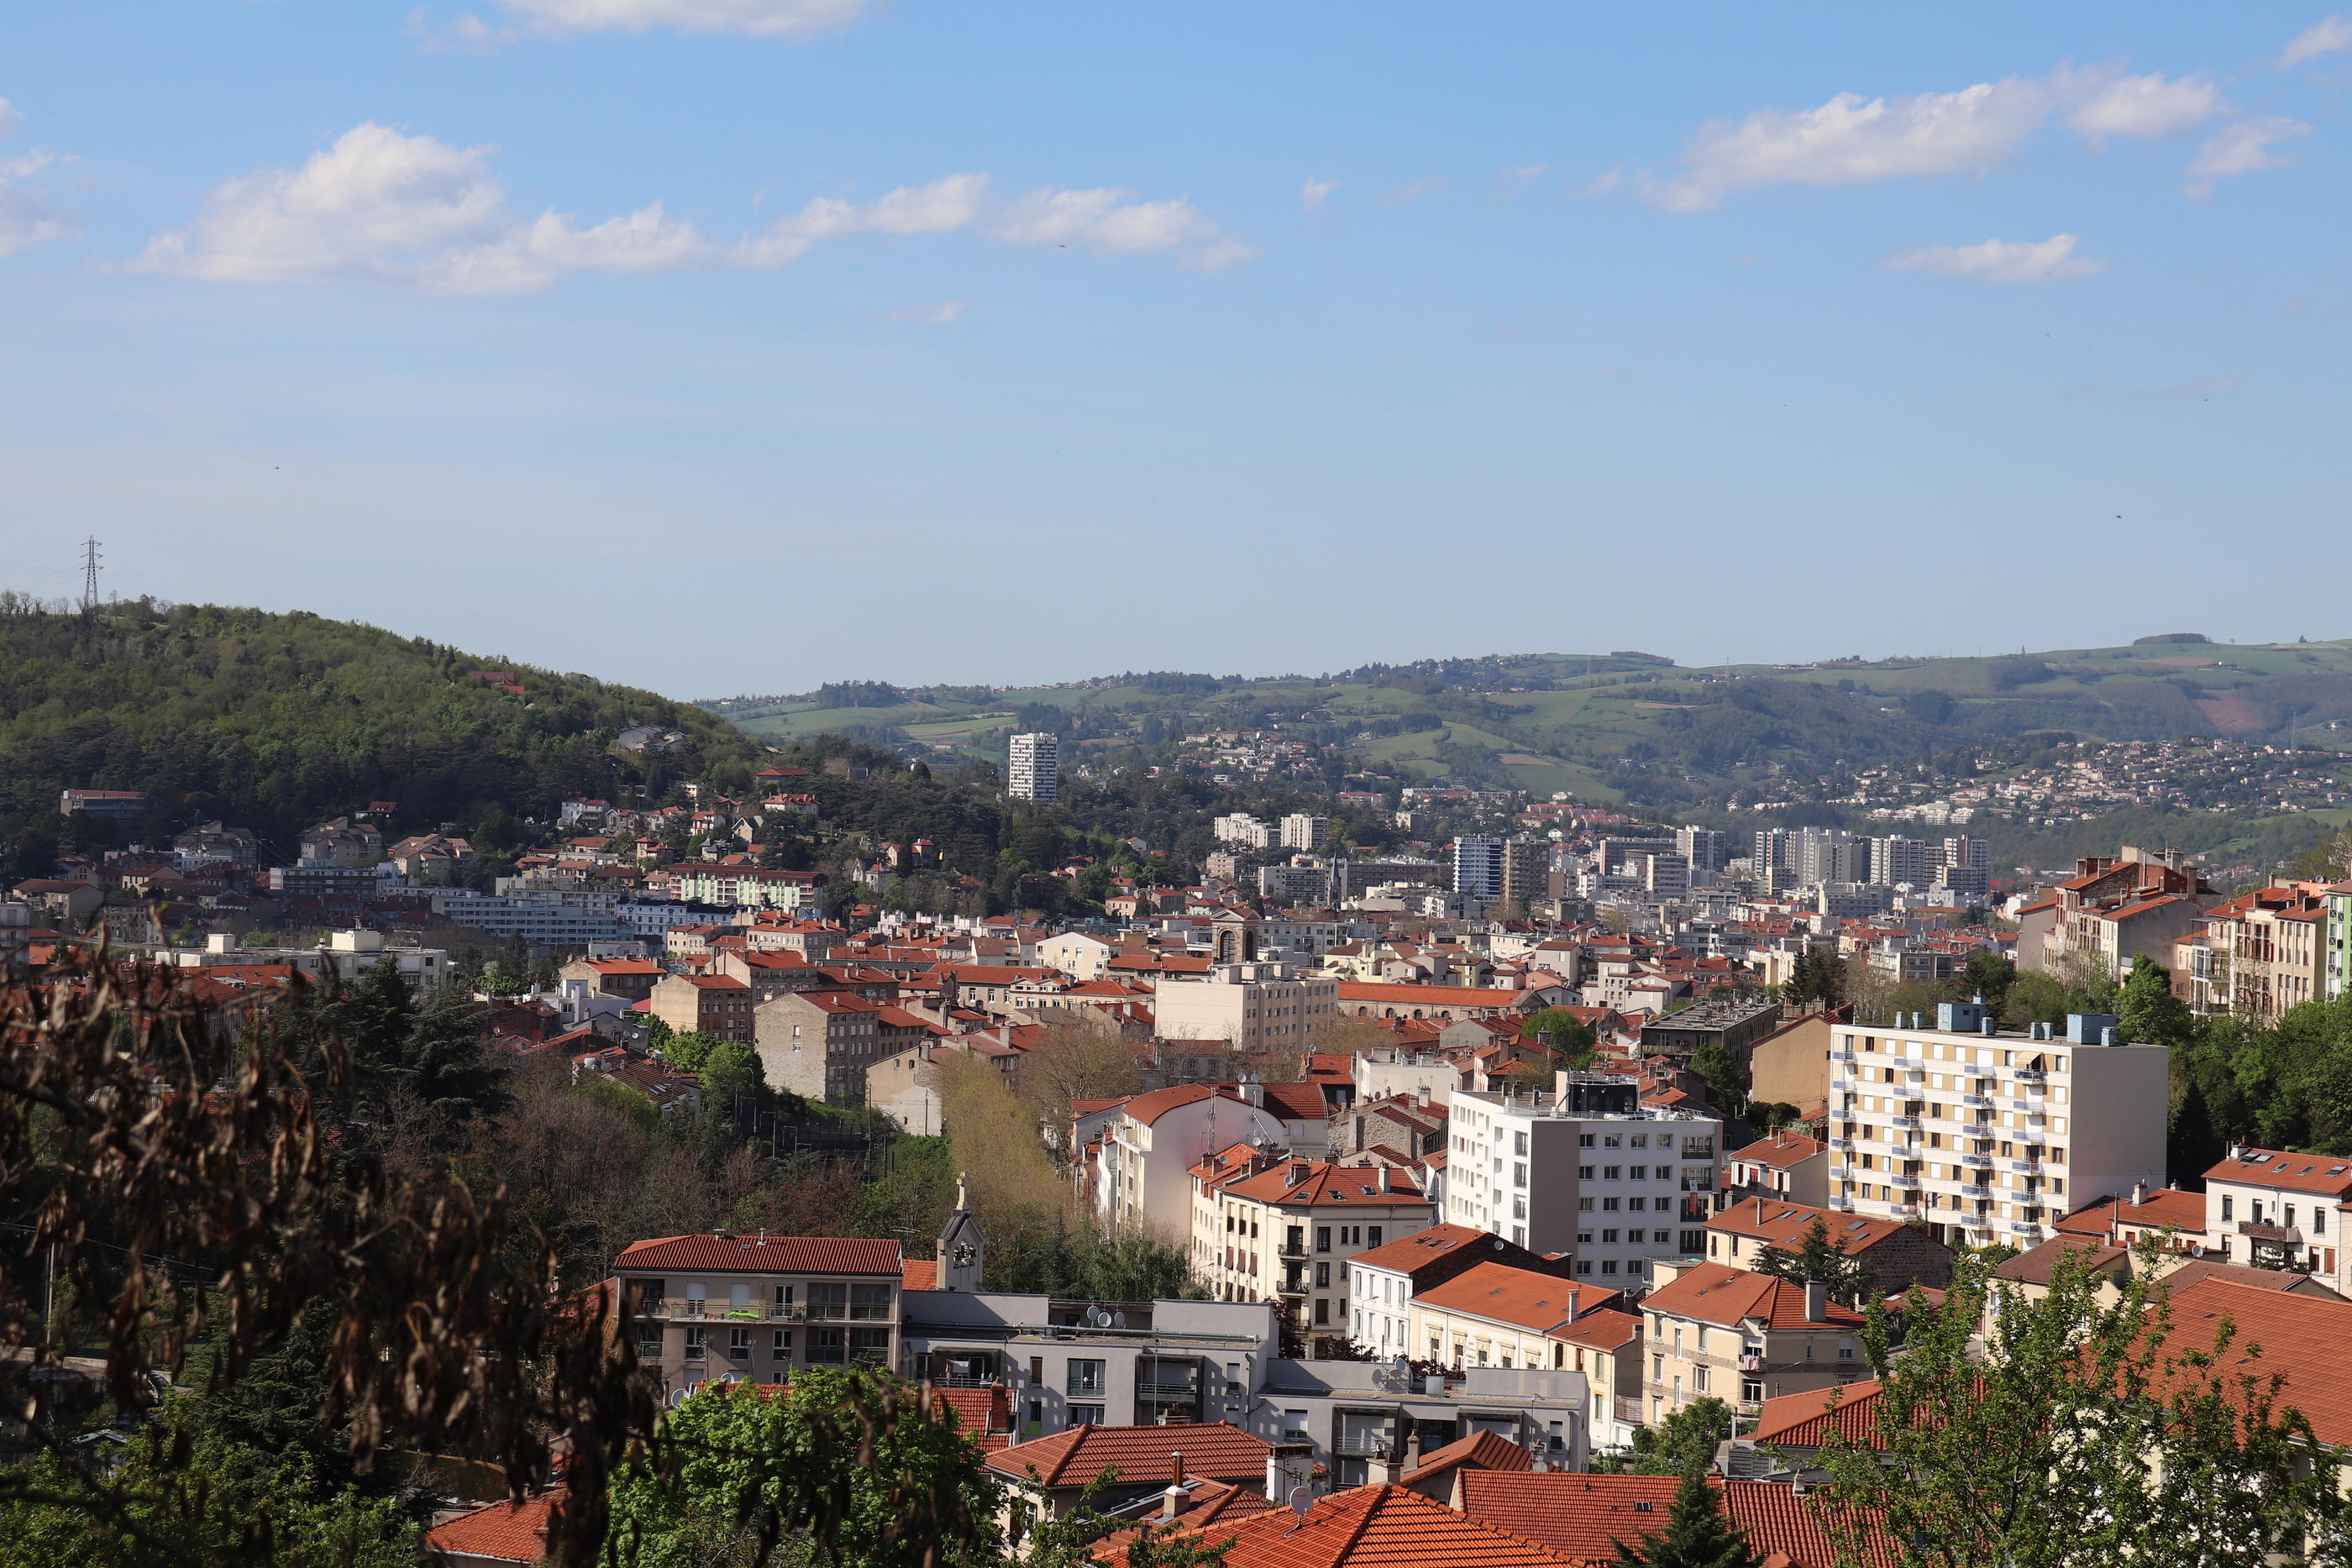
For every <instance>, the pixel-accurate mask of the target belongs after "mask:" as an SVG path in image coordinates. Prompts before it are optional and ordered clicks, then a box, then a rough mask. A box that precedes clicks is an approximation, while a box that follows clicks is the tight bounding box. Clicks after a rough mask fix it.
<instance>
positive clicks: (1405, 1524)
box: [1100, 1472, 1598, 1568]
mask: <svg viewBox="0 0 2352 1568" xmlns="http://www.w3.org/2000/svg"><path fill="white" fill-rule="evenodd" d="M1478 1473H1484V1472H1478ZM1496 1473H1501V1472H1496ZM1199 1533H1200V1539H1201V1540H1202V1541H1203V1542H1213V1543H1214V1542H1221V1543H1222V1544H1223V1556H1222V1557H1221V1559H1220V1561H1221V1562H1223V1564H1224V1568H1376V1565H1386V1564H1414V1565H1416V1568H1468V1565H1472V1564H1475V1565H1476V1568H1586V1565H1587V1564H1588V1563H1590V1562H1593V1561H1598V1559H1585V1558H1581V1557H1572V1556H1570V1555H1569V1554H1567V1553H1565V1552H1556V1551H1554V1550H1553V1549H1552V1548H1550V1547H1549V1546H1545V1545H1540V1544H1538V1542H1535V1541H1533V1540H1530V1539H1528V1538H1527V1537H1525V1536H1522V1535H1517V1534H1514V1533H1512V1532H1510V1531H1506V1530H1501V1529H1496V1528H1495V1527H1492V1526H1489V1525H1486V1524H1481V1523H1478V1522H1476V1521H1472V1520H1469V1519H1465V1518H1464V1517H1463V1516H1462V1515H1461V1514H1459V1513H1456V1512H1455V1511H1454V1510H1452V1509H1450V1508H1448V1507H1446V1506H1445V1505H1444V1503H1441V1502H1437V1501H1434V1500H1432V1499H1429V1498H1426V1497H1423V1495H1422V1494H1421V1493H1420V1492H1418V1491H1415V1490H1412V1488H1410V1487H1406V1486H1399V1485H1392V1484H1391V1485H1381V1486H1361V1487H1357V1488H1354V1489H1352V1490H1348V1491H1342V1492H1337V1493H1334V1494H1332V1495H1330V1496H1328V1497H1324V1498H1319V1499H1315V1500H1312V1501H1311V1502H1310V1503H1309V1505H1308V1507H1307V1511H1306V1513H1305V1514H1304V1515H1303V1516H1299V1517H1296V1518H1294V1517H1292V1515H1291V1514H1290V1512H1289V1511H1288V1510H1286V1509H1276V1510H1272V1511H1267V1512H1265V1513H1261V1514H1255V1515H1253V1516H1251V1517H1248V1518H1246V1519H1243V1520H1240V1521H1231V1520H1225V1521H1217V1522H1214V1523H1212V1524H1210V1525H1208V1526H1206V1527H1205V1528H1203V1529H1202V1531H1200V1532H1199ZM1100 1560H1101V1561H1104V1562H1106V1563H1109V1564H1111V1565H1112V1568H1124V1564H1125V1563H1126V1559H1125V1557H1124V1556H1123V1555H1122V1556H1118V1557H1105V1558H1102V1559H1100Z"/></svg>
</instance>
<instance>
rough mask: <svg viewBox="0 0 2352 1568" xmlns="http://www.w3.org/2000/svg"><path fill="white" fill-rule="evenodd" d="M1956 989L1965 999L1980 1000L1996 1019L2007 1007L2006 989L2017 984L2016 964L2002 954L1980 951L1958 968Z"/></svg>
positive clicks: (1972, 954) (2007, 990) (1971, 955)
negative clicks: (1978, 998)
mask: <svg viewBox="0 0 2352 1568" xmlns="http://www.w3.org/2000/svg"><path fill="white" fill-rule="evenodd" d="M1958 978H1959V990H1960V995H1962V996H1964V997H1982V998H1984V999H1985V1005H1986V1006H1987V1007H1989V1008H1990V1009H1992V1011H1993V1014H1994V1016H1995V1017H1999V1016H2000V1010H2001V1009H2002V1008H2003V1007H2004V1006H2006V1005H2007V1004H2008V1001H2009V989H2010V988H2011V986H2014V985H2016V984H2017V965H2016V964H2015V963H2013V962H2012V961H2011V959H2010V957H2009V956H2008V955H2007V954H2005V953H1993V952H1989V951H1979V952H1975V953H1971V954H1969V961H1968V962H1967V963H1966V964H1963V965H1962V966H1961V967H1960V973H1959V977H1958Z"/></svg>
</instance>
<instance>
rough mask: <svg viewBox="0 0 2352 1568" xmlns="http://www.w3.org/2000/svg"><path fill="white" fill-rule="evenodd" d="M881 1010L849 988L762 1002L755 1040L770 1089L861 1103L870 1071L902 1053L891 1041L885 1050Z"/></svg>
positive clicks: (830, 1101)
mask: <svg viewBox="0 0 2352 1568" xmlns="http://www.w3.org/2000/svg"><path fill="white" fill-rule="evenodd" d="M738 983H740V982H738ZM894 1010H895V1009H894ZM882 1011H883V1009H882V1005H881V1004H880V1003H877V1002H870V1001H867V1000H866V998H864V997H861V996H858V995H857V994H856V993H855V992H853V991H845V990H824V991H791V990H787V991H780V992H778V993H777V994H776V995H775V996H773V997H772V998H769V999H768V1000H767V1001H764V1002H762V1003H761V1004H760V1005H759V1006H758V1007H757V1008H755V1009H752V1014H751V1016H752V1019H753V1027H752V1041H753V1043H754V1044H755V1045H757V1046H758V1047H759V1051H760V1065H761V1068H763V1069H764V1070H765V1071H766V1073H767V1078H768V1084H769V1086H770V1087H771V1088H774V1089H781V1090H783V1091H785V1092H789V1093H793V1094H798V1095H800V1096H802V1097H803V1099H809V1100H822V1101H824V1103H826V1104H828V1105H841V1106H855V1105H863V1104H864V1103H866V1070H867V1069H868V1068H870V1067H872V1066H873V1065H874V1064H875V1063H876V1062H877V1061H881V1060H883V1058H884V1057H885V1056H886V1054H887V1055H896V1054H898V1051H899V1050H900V1049H903V1048H902V1047H900V1046H899V1045H898V1043H897V1042H896V1041H891V1042H888V1049H887V1051H886V1049H885V1046H886V1042H885V1040H884V1039H883V1033H884V1030H883V1025H882V1019H881V1015H882ZM906 1016H908V1017H909V1018H911V1017H912V1015H911V1014H909V1015H906ZM916 1021H917V1022H918V1023H919V1021H920V1020H919V1019H918V1020H916Z"/></svg>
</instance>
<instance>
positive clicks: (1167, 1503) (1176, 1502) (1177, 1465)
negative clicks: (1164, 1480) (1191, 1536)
mask: <svg viewBox="0 0 2352 1568" xmlns="http://www.w3.org/2000/svg"><path fill="white" fill-rule="evenodd" d="M1183 1511H1184V1450H1183V1449H1181V1448H1179V1449H1177V1450H1176V1451H1175V1452H1174V1453H1172V1454H1170V1455H1169V1456H1168V1490H1167V1491H1166V1492H1165V1493H1164V1494H1162V1495H1161V1497H1160V1518H1162V1519H1173V1518H1175V1517H1176V1516H1177V1515H1178V1514H1180V1513H1181V1512H1183Z"/></svg>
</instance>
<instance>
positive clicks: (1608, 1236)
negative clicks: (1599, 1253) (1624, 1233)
mask: <svg viewBox="0 0 2352 1568" xmlns="http://www.w3.org/2000/svg"><path fill="white" fill-rule="evenodd" d="M1616 1239H1617V1233H1616V1232H1615V1231H1614V1230H1604V1231H1602V1232H1601V1240H1603V1241H1614V1240H1616Z"/></svg>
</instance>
